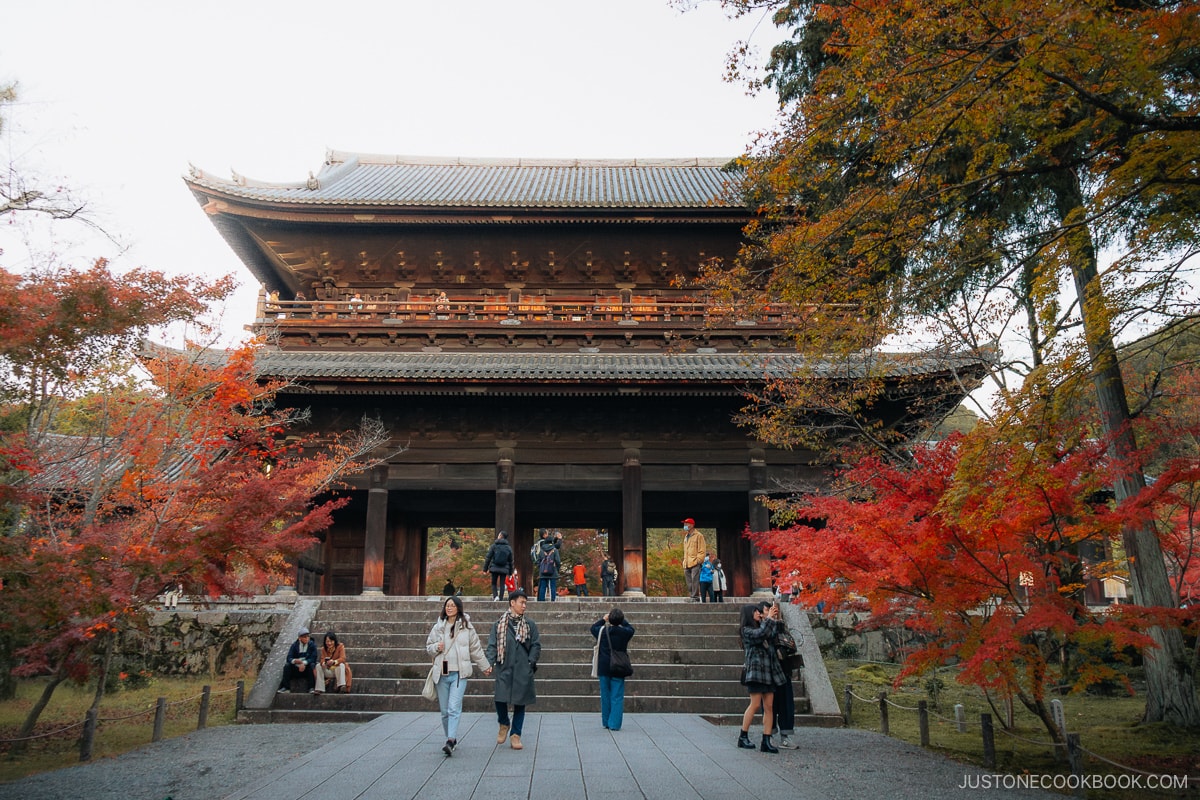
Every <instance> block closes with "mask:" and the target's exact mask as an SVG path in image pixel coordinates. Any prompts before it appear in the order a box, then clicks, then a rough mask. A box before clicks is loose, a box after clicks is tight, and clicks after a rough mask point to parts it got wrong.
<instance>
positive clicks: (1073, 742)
mask: <svg viewBox="0 0 1200 800" xmlns="http://www.w3.org/2000/svg"><path fill="white" fill-rule="evenodd" d="M1067 763H1068V764H1070V765H1071V774H1072V775H1074V776H1075V777H1076V778H1077V780H1076V782H1075V794H1076V795H1078V796H1079V797H1087V789H1086V788H1085V787H1086V785H1087V784H1085V783H1084V781H1083V749H1082V748H1081V747H1080V746H1079V734H1078V733H1068V734H1067Z"/></svg>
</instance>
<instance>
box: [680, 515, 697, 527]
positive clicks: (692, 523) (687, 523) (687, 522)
mask: <svg viewBox="0 0 1200 800" xmlns="http://www.w3.org/2000/svg"><path fill="white" fill-rule="evenodd" d="M683 524H684V525H691V526H692V527H693V528H694V527H696V520H694V519H692V518H691V517H688V518H687V519H685V520H684V521H683Z"/></svg>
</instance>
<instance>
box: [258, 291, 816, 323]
mask: <svg viewBox="0 0 1200 800" xmlns="http://www.w3.org/2000/svg"><path fill="white" fill-rule="evenodd" d="M260 316H261V317H262V318H263V319H265V320H273V321H276V322H279V323H284V324H287V323H290V322H296V323H301V322H303V323H305V324H311V322H312V321H314V320H325V321H330V322H333V321H337V320H342V321H360V322H362V321H377V322H381V323H384V324H386V323H387V322H388V321H391V322H405V321H421V322H425V323H431V324H434V325H437V324H438V323H458V324H462V323H472V322H493V323H501V324H503V323H504V322H506V321H508V322H510V324H517V323H524V322H538V323H565V324H578V323H592V324H595V323H604V322H607V323H614V324H620V323H622V322H626V323H633V322H638V323H641V322H649V323H662V324H679V325H703V324H706V323H708V322H711V321H714V320H723V321H727V322H728V324H735V325H759V324H764V325H787V324H789V323H792V322H795V321H796V320H797V319H798V315H797V314H795V313H794V310H793V309H792V308H791V307H790V306H785V305H782V304H780V305H770V306H766V307H764V308H760V309H757V310H756V311H755V312H753V313H749V312H738V313H737V314H736V315H735V314H733V313H732V312H727V311H722V310H721V309H719V308H714V307H712V306H709V305H708V304H705V303H697V302H688V301H674V300H661V299H658V298H642V297H634V298H632V299H631V300H628V301H622V300H621V298H619V297H611V298H607V297H598V298H595V299H588V298H581V299H570V298H562V299H558V298H555V299H551V298H542V297H523V298H521V299H519V300H515V301H513V300H507V299H502V298H486V297H483V298H478V299H471V300H450V301H435V300H432V299H429V300H405V301H398V300H379V299H369V298H364V299H363V300H361V301H358V300H336V301H335V300H299V301H297V300H281V301H276V302H273V303H272V302H268V303H265V304H264V305H263V310H262V313H261V314H260Z"/></svg>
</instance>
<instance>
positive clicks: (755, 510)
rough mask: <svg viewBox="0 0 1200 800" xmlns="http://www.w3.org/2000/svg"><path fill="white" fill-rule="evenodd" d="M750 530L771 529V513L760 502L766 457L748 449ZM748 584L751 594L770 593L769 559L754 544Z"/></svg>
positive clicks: (762, 453) (763, 488) (764, 486)
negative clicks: (750, 587) (751, 588)
mask: <svg viewBox="0 0 1200 800" xmlns="http://www.w3.org/2000/svg"><path fill="white" fill-rule="evenodd" d="M748 469H749V473H750V497H749V502H750V530H751V532H753V533H758V532H762V531H768V530H770V529H771V513H770V511H768V510H767V507H766V506H764V505H763V504H762V498H765V497H766V495H767V457H766V453H764V452H763V451H762V450H757V449H755V450H751V451H750V465H749V467H748ZM750 584H751V586H752V587H753V596H756V597H757V596H762V595H770V594H771V559H770V557H769V556H768V555H767V554H766V553H763V552H761V551H760V550H759V549H758V547H756V546H755V545H754V544H751V545H750Z"/></svg>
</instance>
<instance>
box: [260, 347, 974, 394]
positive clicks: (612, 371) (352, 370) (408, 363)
mask: <svg viewBox="0 0 1200 800" xmlns="http://www.w3.org/2000/svg"><path fill="white" fill-rule="evenodd" d="M805 363H806V362H805V359H804V358H803V357H802V356H798V355H795V354H786V353H774V354H737V353H712V354H709V353H664V354H624V353H511V354H509V353H496V354H491V353H387V352H364V353H348V352H315V351H284V350H276V351H264V352H263V353H261V354H260V356H259V361H258V366H259V369H260V370H261V372H262V374H263V375H264V376H267V377H275V378H290V379H296V380H300V379H307V380H326V381H327V380H347V381H356V382H361V381H371V382H395V383H494V382H501V383H513V382H521V383H535V384H596V383H613V384H622V385H631V384H632V385H653V384H681V383H682V384H696V385H702V384H732V385H736V386H742V385H745V384H748V383H758V382H762V381H763V380H765V379H772V378H783V377H786V376H788V375H791V374H793V373H794V372H795V371H796V370H797V369H799V368H800V367H802V366H804V364H805ZM983 363H984V361H983V359H981V358H979V357H976V356H971V355H965V354H964V355H956V356H949V357H945V356H936V357H934V356H923V355H916V354H879V353H875V354H870V355H867V356H861V357H858V358H856V359H854V360H852V361H841V362H834V361H822V362H820V363H818V364H816V367H817V372H818V374H820V375H822V376H824V377H827V378H829V379H831V380H836V379H839V378H854V377H862V376H865V375H867V374H872V375H886V376H890V377H905V376H922V375H936V374H947V373H950V372H952V371H963V372H967V373H972V372H975V371H976V370H978V369H979V368H980V367H981V366H982V364H983Z"/></svg>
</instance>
